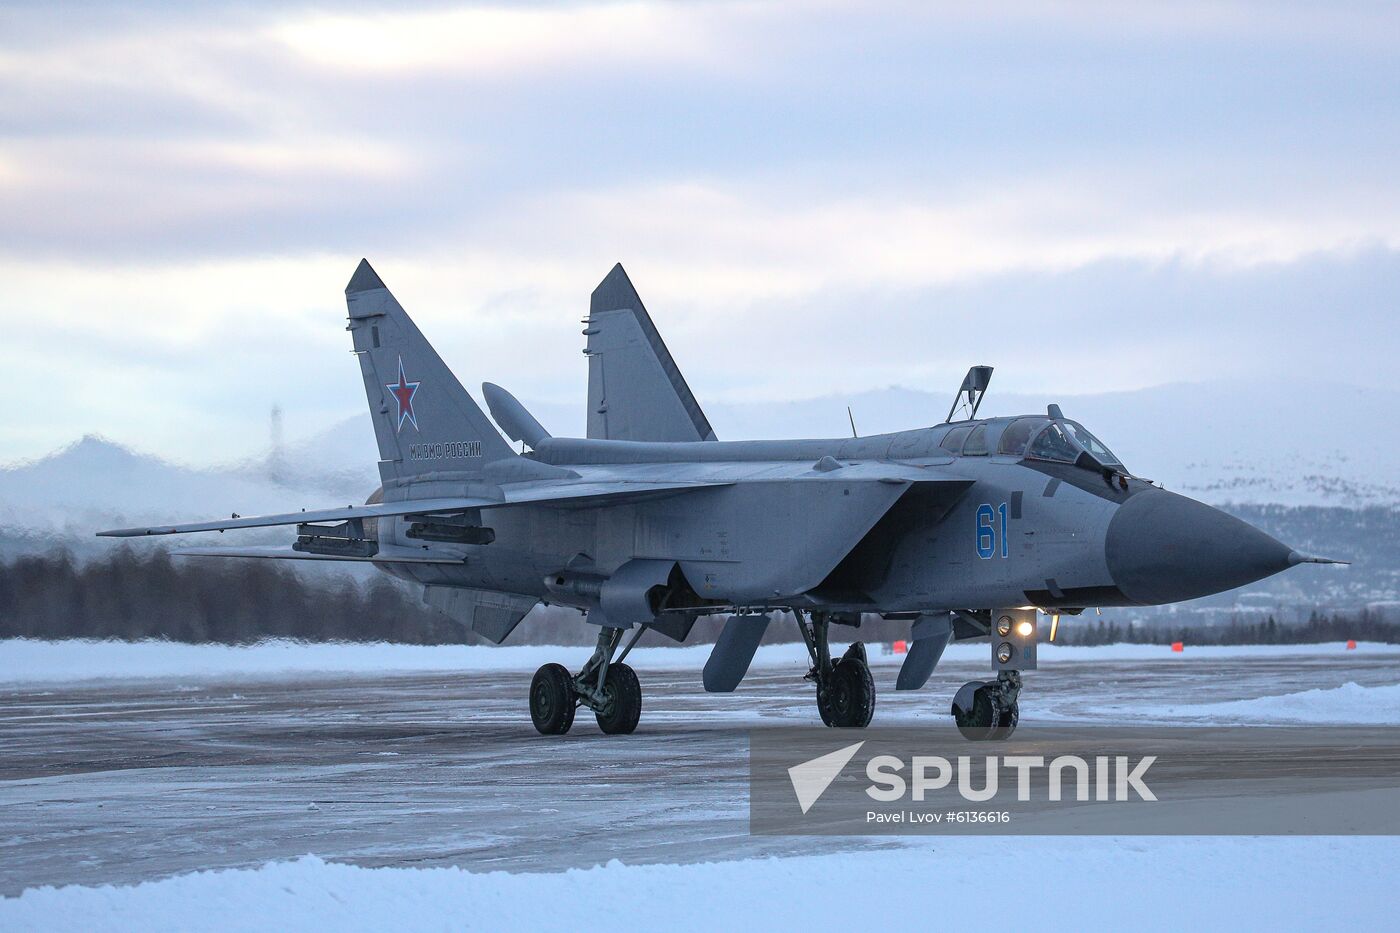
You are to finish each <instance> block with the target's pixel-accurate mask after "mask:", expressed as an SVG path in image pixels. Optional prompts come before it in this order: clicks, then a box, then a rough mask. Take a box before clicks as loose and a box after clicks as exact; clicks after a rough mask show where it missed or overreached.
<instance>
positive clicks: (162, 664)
mask: <svg viewBox="0 0 1400 933" xmlns="http://www.w3.org/2000/svg"><path fill="white" fill-rule="evenodd" d="M987 650H988V649H987V645H986V644H985V643H983V642H978V643H969V644H961V645H951V646H949V648H948V651H947V654H946V655H945V658H946V659H947V660H949V661H955V662H957V661H966V662H981V661H983V660H985V659H986V658H987ZM1040 650H1041V660H1042V661H1043V662H1044V663H1046V664H1055V663H1060V662H1066V661H1069V662H1079V661H1083V662H1102V661H1126V660H1134V661H1142V660H1157V661H1161V662H1162V663H1165V664H1189V663H1190V662H1191V660H1192V659H1193V658H1223V657H1240V658H1264V657H1281V656H1288V657H1292V656H1300V655H1305V656H1312V655H1337V654H1347V653H1352V654H1356V653H1377V652H1381V653H1388V654H1394V655H1396V656H1398V657H1400V645H1373V644H1362V645H1360V646H1359V647H1358V649H1357V651H1356V652H1346V651H1345V649H1344V646H1342V645H1340V644H1338V645H1259V646H1248V647H1230V648H1208V647H1201V648H1188V649H1187V650H1186V651H1185V652H1184V653H1181V654H1177V653H1174V652H1172V651H1171V650H1170V649H1169V648H1167V647H1165V646H1159V645H1104V646H1101V647H1093V648H1072V647H1064V646H1060V645H1043V646H1041V649H1040ZM590 651H591V649H589V648H582V647H577V646H575V647H567V648H560V647H552V646H548V645H520V646H506V647H500V648H492V647H484V646H478V645H390V644H340V643H330V644H304V643H301V642H295V641H265V642H261V643H259V644H256V645H245V646H229V645H186V644H179V643H176V642H165V641H140V642H124V641H82V640H72V641H36V640H31V639H22V638H21V639H9V640H3V641H0V684H38V683H62V682H70V681H83V680H130V679H148V678H155V679H190V678H195V679H210V678H229V679H241V680H247V679H253V678H266V677H285V676H314V675H317V674H337V675H346V674H351V675H355V674H360V675H366V676H368V675H373V674H385V673H411V672H414V671H486V670H520V671H533V670H534V669H535V668H537V667H539V666H540V665H541V664H544V663H546V662H549V661H559V662H561V663H564V664H568V665H571V666H573V667H581V666H582V665H583V662H584V661H585V660H586V659H587V658H588V655H589V653H590ZM709 655H710V646H709V645H688V646H685V647H677V648H639V649H637V650H635V651H634V652H632V654H631V655H630V657H629V658H628V661H629V663H632V664H633V665H634V666H635V667H637V668H638V669H639V670H652V671H659V670H699V669H700V668H701V667H703V666H704V664H705V659H706V658H708V657H709ZM870 655H871V661H872V663H874V664H882V663H885V664H898V663H900V662H901V661H902V660H903V659H902V657H900V656H894V655H882V654H881V653H880V651H879V649H878V648H877V647H875V646H872V648H871V652H870ZM754 664H755V666H758V667H777V666H794V667H805V665H806V664H807V654H806V650H805V649H804V648H803V647H802V645H801V644H790V645H765V646H763V647H762V648H760V649H759V650H758V654H757V656H756V657H755V658H754Z"/></svg>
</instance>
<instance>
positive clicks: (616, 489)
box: [97, 480, 729, 538]
mask: <svg viewBox="0 0 1400 933" xmlns="http://www.w3.org/2000/svg"><path fill="white" fill-rule="evenodd" d="M727 485H729V484H728V483H724V482H679V481H678V482H628V481H621V480H614V481H603V482H582V483H570V484H567V485H563V484H559V483H553V484H549V485H533V486H527V487H524V488H514V489H512V488H510V487H508V486H507V487H502V493H503V494H504V497H503V498H500V499H494V498H486V497H470V496H468V497H460V498H440V499H407V500H402V501H398V502H377V503H374V504H372V505H350V506H345V507H344V508H339V509H315V510H311V511H301V512H285V513H282V514H280V515H252V516H248V517H246V518H245V517H243V516H239V515H232V516H229V517H228V518H220V519H212V520H210V521H202V522H189V523H184V524H178V525H154V526H150V527H145V528H114V529H110V530H108V531H99V532H98V533H97V534H98V536H99V537H103V538H139V537H145V536H147V535H181V534H189V533H192V532H196V531H232V530H234V529H239V528H267V527H270V526H274V525H300V524H305V523H311V524H321V523H324V522H345V521H350V520H351V519H356V518H390V517H395V516H399V515H439V514H451V513H454V512H462V511H466V510H467V509H493V508H501V507H502V506H510V505H546V506H550V505H552V506H560V507H575V508H583V507H586V506H587V505H589V504H601V503H602V502H604V501H608V502H615V501H618V500H622V499H634V498H644V497H649V496H655V495H664V494H667V493H675V492H684V491H686V490H690V489H703V488H711V487H715V486H727Z"/></svg>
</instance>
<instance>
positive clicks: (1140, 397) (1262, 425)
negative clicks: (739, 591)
mask: <svg viewBox="0 0 1400 933" xmlns="http://www.w3.org/2000/svg"><path fill="white" fill-rule="evenodd" d="M949 402H950V399H949V398H948V395H947V393H942V394H937V393H930V392H922V391H918V390H914V389H905V388H900V387H898V386H893V387H890V388H888V389H877V390H872V391H868V392H862V393H859V394H856V395H852V396H849V397H838V396H828V397H824V398H813V399H805V400H802V401H791V402H778V403H766V402H746V403H742V404H724V403H718V404H715V403H707V404H705V411H706V414H707V415H708V416H709V418H710V421H711V423H713V424H714V426H715V430H716V432H717V433H718V434H719V436H720V438H721V439H724V440H741V439H745V438H758V437H779V438H792V437H843V436H845V435H846V434H847V433H849V431H850V424H849V422H848V420H847V416H846V406H847V405H849V406H850V407H851V410H852V413H853V415H854V418H855V422H856V427H857V429H858V430H859V431H860V432H861V433H862V434H878V433H882V432H886V431H899V430H904V429H908V428H913V427H920V426H926V425H930V424H937V423H938V422H940V421H942V419H943V418H944V416H945V415H946V414H947V412H948V405H949ZM1049 402H1057V403H1059V404H1060V406H1061V407H1062V408H1063V409H1064V411H1065V414H1066V415H1067V416H1068V417H1070V418H1073V419H1075V420H1077V421H1081V422H1083V423H1084V424H1085V425H1086V426H1087V427H1088V428H1089V429H1090V430H1091V431H1093V432H1094V433H1095V434H1096V435H1098V437H1099V438H1100V439H1101V440H1103V441H1104V442H1105V443H1106V444H1108V446H1109V447H1110V448H1111V449H1112V450H1114V451H1115V452H1116V453H1117V454H1118V455H1119V456H1120V457H1122V458H1123V461H1124V462H1125V463H1126V464H1127V465H1128V467H1129V468H1130V469H1132V470H1133V471H1134V472H1135V473H1137V474H1139V475H1141V476H1146V477H1149V478H1151V479H1154V480H1157V481H1158V482H1161V483H1163V484H1164V485H1165V486H1166V487H1167V488H1168V489H1172V490H1174V491H1177V492H1181V493H1183V494H1185V495H1189V496H1192V497H1194V498H1198V499H1201V500H1203V501H1205V502H1210V503H1212V504H1216V505H1325V506H1344V507H1349V508H1357V507H1363V506H1367V505H1397V504H1400V430H1397V428H1396V426H1395V420H1396V418H1397V417H1398V416H1400V393H1396V392H1389V391H1385V390H1380V389H1365V388H1358V387H1355V386H1344V385H1327V384H1306V383H1301V382H1297V381H1282V380H1280V381H1278V382H1274V383H1258V382H1253V383H1251V382H1242V381H1241V382H1229V381H1221V382H1213V383H1207V384H1187V383H1177V384H1172V385H1163V386H1156V387H1153V388H1150V389H1142V390H1139V391H1135V392H1107V393H1102V394H1096V395H1079V396H1054V395H1047V396H1029V395H1012V394H999V393H998V392H997V391H996V383H995V381H994V382H993V384H992V391H991V393H990V394H989V395H988V396H987V401H986V403H985V404H984V405H983V407H982V411H981V414H984V415H1013V414H1025V413H1036V412H1043V411H1044V410H1045V406H1046V404H1047V403H1049ZM526 407H528V408H529V409H530V410H531V412H533V413H534V414H535V416H536V417H537V418H539V420H540V422H541V423H542V424H543V425H544V426H545V427H546V428H547V429H548V430H549V431H551V432H552V433H554V434H557V435H562V436H579V435H580V434H582V433H583V427H584V415H585V413H584V407H583V404H582V402H581V401H580V402H579V403H578V404H574V405H558V404H548V403H532V402H526ZM375 456H376V455H375V449H374V436H373V432H372V430H371V428H370V424H369V416H368V415H364V416H359V417H355V418H351V419H349V420H347V421H344V422H341V423H340V424H338V425H335V426H333V427H331V428H330V429H328V430H327V431H325V432H323V433H322V434H319V435H316V436H313V437H311V438H308V439H307V440H306V441H304V442H303V443H302V444H300V445H299V446H298V447H296V448H293V449H290V450H289V451H288V452H287V453H286V461H287V463H288V466H289V467H290V468H291V470H292V472H293V473H295V474H296V475H299V476H304V477H308V476H314V475H316V474H317V470H318V464H319V465H320V466H319V469H320V471H321V472H322V473H324V472H325V464H327V463H330V462H335V461H336V460H337V458H341V457H343V458H344V461H343V462H344V463H345V465H346V467H347V469H351V470H353V467H354V464H355V463H360V464H365V465H369V464H372V463H373V461H374V458H375ZM359 475H361V476H363V477H365V482H370V483H371V484H372V482H373V478H374V472H373V470H372V469H364V470H363V471H361V472H360V474H359Z"/></svg>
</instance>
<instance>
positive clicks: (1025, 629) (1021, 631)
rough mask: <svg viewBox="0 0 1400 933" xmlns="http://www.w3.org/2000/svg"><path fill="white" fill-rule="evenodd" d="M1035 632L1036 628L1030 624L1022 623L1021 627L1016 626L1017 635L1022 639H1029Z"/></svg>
mask: <svg viewBox="0 0 1400 933" xmlns="http://www.w3.org/2000/svg"><path fill="white" fill-rule="evenodd" d="M1034 631H1035V626H1034V625H1031V624H1030V623H1029V622H1022V623H1021V624H1020V625H1018V626H1016V634H1017V635H1020V636H1021V637H1022V638H1029V637H1030V635H1031V632H1034Z"/></svg>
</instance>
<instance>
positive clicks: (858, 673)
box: [817, 654, 875, 729]
mask: <svg viewBox="0 0 1400 933" xmlns="http://www.w3.org/2000/svg"><path fill="white" fill-rule="evenodd" d="M826 680H827V683H826V686H825V688H822V687H818V688H817V711H818V712H819V713H821V717H822V722H824V723H825V724H826V725H828V726H834V727H836V728H848V729H863V728H865V727H866V726H868V725H870V719H871V717H872V716H874V715H875V678H874V677H872V676H871V675H870V665H869V664H866V663H865V661H864V660H863V659H862V658H860V657H858V656H855V655H851V654H847V656H846V657H843V658H842V659H841V660H839V661H837V662H836V664H835V666H833V667H832V669H831V673H830V674H829V675H828V676H827V678H826Z"/></svg>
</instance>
